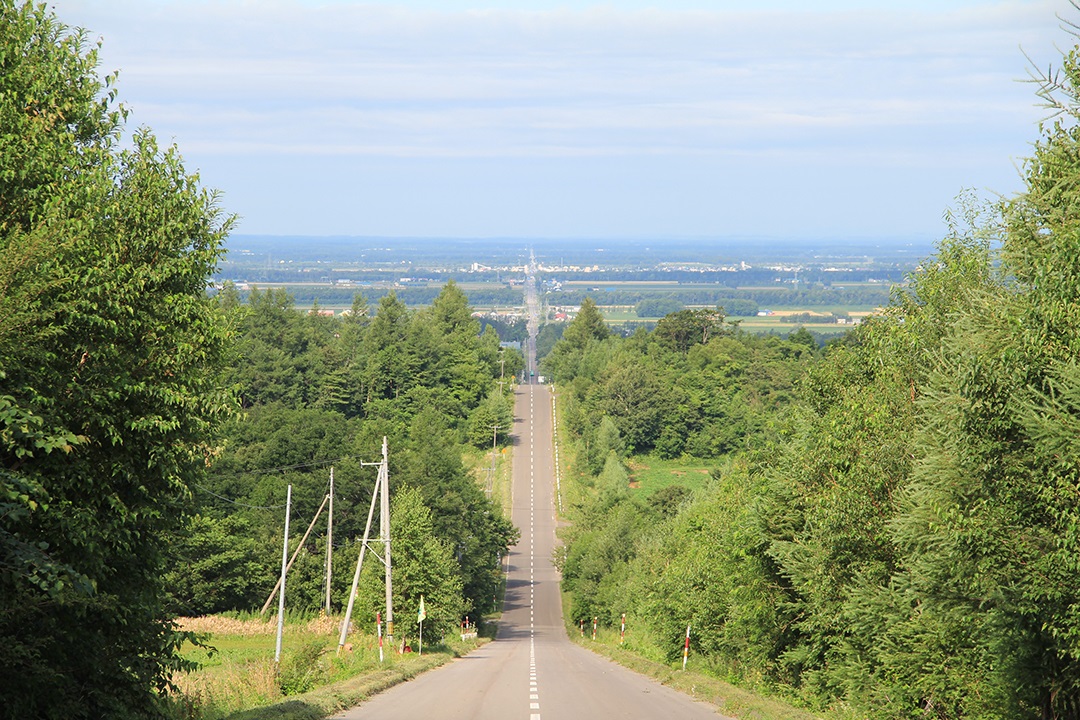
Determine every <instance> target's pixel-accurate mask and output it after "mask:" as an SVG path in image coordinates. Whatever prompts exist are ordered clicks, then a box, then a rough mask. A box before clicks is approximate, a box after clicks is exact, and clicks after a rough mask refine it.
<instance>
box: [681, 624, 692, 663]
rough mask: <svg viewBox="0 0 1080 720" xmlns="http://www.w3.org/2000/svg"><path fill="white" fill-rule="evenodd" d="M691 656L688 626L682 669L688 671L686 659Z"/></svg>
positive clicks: (688, 627) (687, 628) (688, 628)
mask: <svg viewBox="0 0 1080 720" xmlns="http://www.w3.org/2000/svg"><path fill="white" fill-rule="evenodd" d="M689 655H690V626H689V625H687V626H686V644H685V645H683V651H682V669H683V670H685V669H686V658H687V657H688V656H689Z"/></svg>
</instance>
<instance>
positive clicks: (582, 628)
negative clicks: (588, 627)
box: [578, 620, 585, 637]
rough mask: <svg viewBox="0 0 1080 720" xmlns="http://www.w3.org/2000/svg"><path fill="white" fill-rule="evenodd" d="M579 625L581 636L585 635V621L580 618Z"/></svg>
mask: <svg viewBox="0 0 1080 720" xmlns="http://www.w3.org/2000/svg"><path fill="white" fill-rule="evenodd" d="M578 627H580V628H581V637H585V621H584V620H578Z"/></svg>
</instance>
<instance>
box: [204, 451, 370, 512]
mask: <svg viewBox="0 0 1080 720" xmlns="http://www.w3.org/2000/svg"><path fill="white" fill-rule="evenodd" d="M358 457H360V456H359V455H344V456H342V457H338V458H330V459H328V460H312V461H311V462H306V463H296V464H295V465H281V466H280V467H272V468H255V469H253V470H241V471H240V472H238V473H233V474H231V475H211V477H212V478H213V479H215V480H230V479H232V478H238V477H243V476H244V475H259V474H265V475H270V474H272V473H279V472H285V471H286V470H299V469H302V468H309V467H319V466H322V465H332V464H333V463H337V462H341V461H342V460H355V459H356V458H358ZM279 507H285V506H284V505H281V506H279Z"/></svg>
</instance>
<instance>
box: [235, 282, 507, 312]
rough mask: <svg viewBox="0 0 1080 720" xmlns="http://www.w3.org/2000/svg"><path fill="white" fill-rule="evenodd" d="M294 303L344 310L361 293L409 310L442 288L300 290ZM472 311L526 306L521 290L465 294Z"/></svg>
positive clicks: (244, 296)
mask: <svg viewBox="0 0 1080 720" xmlns="http://www.w3.org/2000/svg"><path fill="white" fill-rule="evenodd" d="M288 291H289V295H290V296H292V299H293V302H294V303H296V304H297V305H299V306H301V307H307V306H311V305H314V304H316V303H317V304H319V305H324V306H333V307H343V306H348V305H352V301H353V298H354V297H355V296H356V295H357V294H358V293H359V294H361V295H363V296H364V297H365V298H366V299H367V300H368V301H369V302H371V303H378V301H379V300H382V299H383V298H384V297H386V296H387V295H389V294H390V293H394V294H395V295H396V296H397V298H398V300H400V301H401V302H403V303H404V304H406V305H408V306H409V307H417V306H421V305H430V304H432V303H433V302H434V301H435V298H437V297H438V296H439V293H440V292H441V291H442V288H439V287H404V288H358V287H318V286H299V287H291V288H289V289H288ZM465 294H466V296H467V297H468V301H469V304H470V305H472V306H473V307H515V306H518V305H522V304H524V302H525V300H524V297H523V295H522V291H521V290H520V289H518V288H500V287H492V288H490V289H486V288H485V289H483V290H470V291H468V292H467V293H465ZM248 295H249V291H241V292H240V299H241V301H242V302H247V299H248Z"/></svg>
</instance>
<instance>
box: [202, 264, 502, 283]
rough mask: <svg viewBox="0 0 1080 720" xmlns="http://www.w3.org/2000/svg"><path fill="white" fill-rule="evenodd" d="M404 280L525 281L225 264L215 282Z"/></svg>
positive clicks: (489, 275) (469, 274) (467, 274)
mask: <svg viewBox="0 0 1080 720" xmlns="http://www.w3.org/2000/svg"><path fill="white" fill-rule="evenodd" d="M402 278H427V279H429V280H432V281H433V282H436V283H438V284H439V285H440V286H442V285H444V284H445V283H447V282H448V281H450V280H453V281H454V282H458V283H463V282H467V283H503V282H506V281H508V280H518V281H523V280H524V274H523V273H516V274H515V273H507V272H501V271H496V270H490V271H480V272H473V271H471V270H444V269H435V268H430V269H418V268H393V269H386V270H371V269H363V268H356V269H352V268H348V267H344V268H340V267H339V268H330V267H322V266H313V265H312V264H311V263H303V264H299V263H294V264H291V265H288V266H284V265H283V266H279V267H269V268H267V267H259V266H258V265H256V264H252V263H245V262H229V261H226V262H224V263H222V266H221V267H220V268H219V270H218V272H217V275H216V276H215V279H216V280H217V281H218V282H222V281H224V280H232V281H233V282H237V283H241V282H246V283H252V284H260V283H263V284H275V283H303V282H310V283H318V282H325V283H329V282H336V281H339V280H350V281H352V282H354V283H396V282H398V281H400V280H401V279H402Z"/></svg>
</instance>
